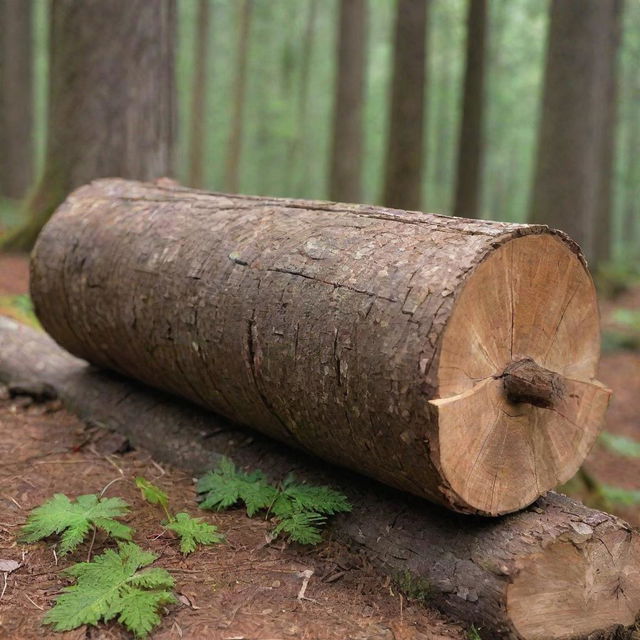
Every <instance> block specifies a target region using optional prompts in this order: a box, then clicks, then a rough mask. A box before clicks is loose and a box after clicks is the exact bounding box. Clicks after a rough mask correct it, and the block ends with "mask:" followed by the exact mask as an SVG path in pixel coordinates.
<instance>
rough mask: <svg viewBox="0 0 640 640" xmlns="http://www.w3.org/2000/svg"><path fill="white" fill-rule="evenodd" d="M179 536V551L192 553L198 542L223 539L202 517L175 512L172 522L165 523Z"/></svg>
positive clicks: (205, 542)
mask: <svg viewBox="0 0 640 640" xmlns="http://www.w3.org/2000/svg"><path fill="white" fill-rule="evenodd" d="M165 526H166V527H167V529H170V530H171V531H173V532H174V533H176V534H178V537H179V538H180V551H182V553H192V552H193V551H195V550H196V547H197V545H199V544H205V545H209V544H216V543H218V542H222V540H224V536H222V535H221V534H220V533H218V528H217V527H216V526H214V525H212V524H208V523H207V522H203V519H202V518H192V517H191V516H190V515H189V514H188V513H176V517H175V519H174V520H173V521H172V522H169V523H168V524H167V525H165Z"/></svg>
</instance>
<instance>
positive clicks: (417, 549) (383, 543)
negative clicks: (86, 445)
mask: <svg viewBox="0 0 640 640" xmlns="http://www.w3.org/2000/svg"><path fill="white" fill-rule="evenodd" d="M12 380H13V381H19V382H21V383H22V384H23V387H24V388H29V387H30V388H33V386H34V383H46V384H47V385H51V386H52V387H54V388H55V389H57V390H58V392H59V393H60V395H61V397H62V399H63V400H64V402H65V404H66V405H67V406H68V407H70V408H71V409H72V410H73V411H75V412H76V413H77V414H78V415H79V416H80V417H82V418H83V419H85V420H86V421H88V422H90V423H92V424H99V425H102V426H104V427H107V428H112V429H115V430H117V431H119V432H121V433H124V434H125V435H126V436H127V437H128V438H129V439H130V440H131V442H132V443H133V444H134V445H135V446H143V447H146V448H147V449H148V450H149V451H150V452H151V453H152V454H153V456H154V457H155V459H156V460H159V461H161V462H168V463H171V464H175V465H178V466H180V467H183V468H185V469H188V470H189V471H190V472H192V473H194V474H200V473H202V472H204V471H206V470H209V469H211V468H212V467H214V466H215V465H216V464H217V462H218V461H219V457H220V454H224V455H228V456H230V457H231V458H232V459H233V460H234V461H235V462H236V463H237V464H239V465H242V466H244V467H245V468H247V469H252V470H253V469H262V470H264V471H265V472H266V473H267V474H268V475H269V476H270V477H272V478H274V479H281V478H284V477H285V476H286V475H287V474H288V473H290V472H292V471H293V472H295V474H296V476H297V477H298V478H300V479H302V480H305V481H308V482H313V483H321V484H332V485H334V486H336V487H337V488H339V489H340V490H341V491H343V492H344V493H345V494H346V495H347V496H348V498H349V500H350V501H351V503H352V505H353V511H352V512H351V513H349V514H345V515H343V516H340V517H338V518H336V519H335V520H334V521H333V523H332V527H331V531H332V534H333V535H334V536H335V537H336V538H338V539H340V540H341V541H343V542H345V543H347V544H348V545H350V546H351V547H353V548H355V549H357V550H359V551H361V552H363V553H364V554H365V555H366V557H367V558H368V559H369V560H370V561H371V562H372V564H373V565H374V566H376V567H377V568H378V569H380V570H381V571H384V572H385V573H387V574H389V575H391V576H394V577H398V576H402V577H403V581H405V582H406V581H407V580H408V581H409V582H411V581H414V582H415V584H417V585H419V586H420V587H421V589H423V590H428V591H429V593H430V599H429V601H428V604H432V605H434V606H437V607H438V608H440V609H441V610H442V611H444V612H445V613H448V614H449V615H451V616H453V617H454V618H457V619H459V620H464V621H467V622H468V623H473V624H475V625H476V627H478V628H480V629H481V636H482V637H483V638H485V639H486V640H490V639H491V640H493V639H494V638H511V639H513V638H515V639H518V640H568V639H569V638H571V639H572V640H578V639H585V640H596V639H597V640H614V639H615V640H622V639H630V638H632V630H633V625H634V620H635V617H636V614H637V612H638V609H639V608H640V536H639V535H638V532H637V531H636V530H634V529H632V528H631V527H630V526H629V525H628V524H626V523H625V522H623V521H621V520H620V519H618V518H616V517H614V516H612V515H609V514H607V513H603V512H601V511H596V510H594V509H588V508H587V507H585V506H583V505H581V504H579V503H577V502H575V501H574V500H571V499H569V498H567V497H565V496H561V495H558V494H554V493H549V494H548V495H547V496H546V497H544V498H542V499H540V500H538V502H536V503H535V505H533V506H532V507H530V508H529V509H527V510H525V511H521V512H520V513H517V514H512V515H509V516H505V517H502V518H491V519H488V518H478V517H473V516H471V517H470V516H463V515H459V514H455V513H451V512H449V511H446V510H445V509H441V508H440V507H437V506H435V505H429V504H427V503H425V502H424V501H422V500H418V499H416V498H412V497H411V496H407V495H406V494H401V493H399V492H396V491H393V490H391V489H386V488H385V487H383V486H380V485H378V484H376V483H372V482H371V481H367V480H365V479H363V478H361V477H360V476H356V475H355V474H350V473H347V472H340V471H339V470H337V469H331V468H327V465H318V464H317V462H314V461H313V460H311V459H309V458H308V457H306V456H304V455H301V454H300V453H298V452H295V451H292V450H291V449H287V448H286V447H282V446H278V445H277V444H276V443H273V442H272V441H269V440H267V439H264V438H261V437H260V436H259V435H258V434H255V433H250V432H246V431H243V430H241V429H237V428H235V427H233V426H231V425H229V424H228V423H227V422H226V421H224V420H223V419H221V418H218V417H217V416H215V415H213V414H211V413H207V412H204V411H200V410H198V409H197V408H195V407H193V406H189V405H187V404H186V403H181V402H180V401H179V400H178V399H176V400H175V401H173V400H170V399H168V398H167V396H166V394H162V393H160V392H157V391H153V390H151V389H148V388H147V389H145V388H144V387H142V386H141V385H137V384H136V383H135V382H133V381H129V380H126V379H123V378H120V377H118V376H116V375H114V374H110V373H108V372H100V371H97V370H95V369H91V368H89V367H87V366H86V364H85V363H84V362H82V361H80V360H77V359H76V358H73V357H72V356H70V355H69V354H67V353H65V352H64V351H63V350H62V349H60V348H59V347H57V346H56V345H55V344H54V343H53V342H52V341H51V339H50V338H49V337H48V336H46V335H45V334H44V333H41V332H36V331H34V330H33V329H29V328H27V327H24V326H21V325H18V324H17V323H16V322H14V321H12V320H9V319H6V318H2V317H0V381H5V382H11V381H12Z"/></svg>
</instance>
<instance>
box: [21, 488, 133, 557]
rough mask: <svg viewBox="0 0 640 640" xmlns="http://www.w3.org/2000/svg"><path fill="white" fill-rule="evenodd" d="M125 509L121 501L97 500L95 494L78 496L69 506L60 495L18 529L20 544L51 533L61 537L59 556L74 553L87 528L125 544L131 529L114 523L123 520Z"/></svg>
mask: <svg viewBox="0 0 640 640" xmlns="http://www.w3.org/2000/svg"><path fill="white" fill-rule="evenodd" d="M128 510H129V505H128V504H127V503H126V502H125V501H124V500H122V499H121V498H100V497H99V496H97V495H96V494H95V493H92V494H88V495H83V496H78V498H77V499H76V501H75V502H72V501H71V500H70V499H69V498H68V497H67V496H65V495H64V494H62V493H56V494H55V495H54V496H53V498H51V499H50V500H48V501H47V502H45V503H44V504H42V505H41V506H39V507H36V508H35V509H33V511H32V512H31V513H30V514H29V517H28V518H27V522H26V524H25V525H24V527H23V528H22V535H21V537H20V541H21V542H36V541H37V540H42V539H43V538H46V537H48V536H50V535H53V534H54V533H58V534H62V536H61V544H60V549H59V554H60V555H64V554H66V553H69V552H70V551H73V550H75V549H76V548H77V547H78V545H80V544H81V543H82V541H83V540H84V538H85V537H86V535H87V533H88V532H89V531H90V529H91V527H93V526H95V527H98V528H99V529H102V530H104V531H106V532H107V533H108V534H110V535H112V536H114V537H116V538H121V539H123V540H129V539H130V538H131V527H128V526H127V525H124V524H122V523H121V522H118V521H117V520H114V518H117V517H120V516H124V515H126V514H127V512H128Z"/></svg>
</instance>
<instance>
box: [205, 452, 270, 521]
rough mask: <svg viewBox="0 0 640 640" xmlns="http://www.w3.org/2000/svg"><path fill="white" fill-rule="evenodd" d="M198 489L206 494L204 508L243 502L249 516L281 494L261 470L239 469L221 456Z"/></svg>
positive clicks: (222, 506) (220, 507)
mask: <svg viewBox="0 0 640 640" xmlns="http://www.w3.org/2000/svg"><path fill="white" fill-rule="evenodd" d="M196 490H197V492H198V493H200V494H204V498H203V500H202V502H201V503H200V507H201V508H202V509H215V510H216V511H221V510H223V509H228V508H229V507H232V506H233V505H235V504H236V503H238V502H244V504H245V507H246V509H247V515H248V516H249V517H252V516H254V515H255V514H256V513H257V512H258V511H259V510H260V509H264V508H266V507H268V506H269V505H271V504H272V503H273V501H274V500H275V499H276V496H277V495H278V491H277V489H276V488H275V487H272V486H271V485H270V484H269V483H268V482H267V480H266V478H265V476H264V474H263V473H262V472H261V471H254V472H252V473H244V472H243V471H238V469H236V467H235V465H234V464H233V462H231V460H229V458H222V459H221V460H220V463H219V464H218V466H217V467H216V468H215V469H214V470H213V471H209V472H208V473H207V474H205V475H204V476H202V478H200V480H198V484H197V486H196Z"/></svg>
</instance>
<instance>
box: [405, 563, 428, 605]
mask: <svg viewBox="0 0 640 640" xmlns="http://www.w3.org/2000/svg"><path fill="white" fill-rule="evenodd" d="M396 584H397V585H398V589H400V591H402V592H403V593H404V594H405V595H406V596H407V598H410V599H411V600H421V601H422V602H426V601H427V600H429V599H430V598H431V597H432V596H433V589H432V588H431V585H430V584H429V582H428V581H427V580H425V579H424V578H420V577H419V576H416V575H415V574H413V573H411V571H409V570H408V569H406V570H405V571H403V572H402V573H401V574H400V575H398V576H397V578H396Z"/></svg>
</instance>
